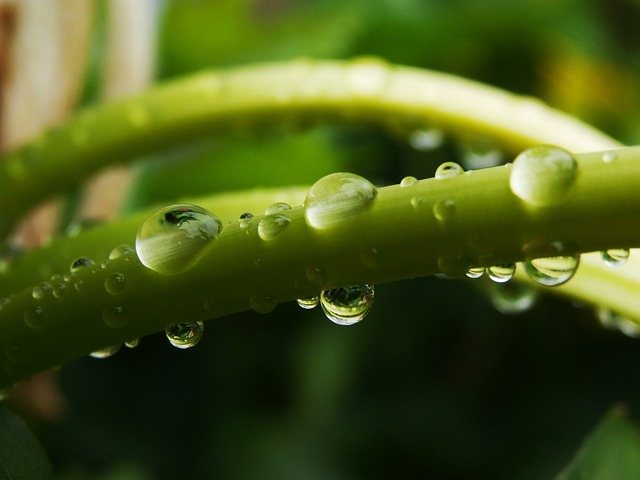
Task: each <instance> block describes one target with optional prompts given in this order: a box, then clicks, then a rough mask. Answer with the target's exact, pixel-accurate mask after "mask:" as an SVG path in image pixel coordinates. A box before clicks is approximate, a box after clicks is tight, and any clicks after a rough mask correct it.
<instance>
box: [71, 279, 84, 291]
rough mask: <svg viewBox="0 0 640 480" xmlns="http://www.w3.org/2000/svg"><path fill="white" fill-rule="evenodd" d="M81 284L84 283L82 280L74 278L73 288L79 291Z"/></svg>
mask: <svg viewBox="0 0 640 480" xmlns="http://www.w3.org/2000/svg"><path fill="white" fill-rule="evenodd" d="M83 285H84V280H76V282H75V283H74V284H73V288H75V289H76V290H78V291H79V290H81V289H82V286H83Z"/></svg>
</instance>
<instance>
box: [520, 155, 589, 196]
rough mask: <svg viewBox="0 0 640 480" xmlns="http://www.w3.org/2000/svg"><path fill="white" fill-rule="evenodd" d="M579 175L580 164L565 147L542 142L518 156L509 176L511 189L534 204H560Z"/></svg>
mask: <svg viewBox="0 0 640 480" xmlns="http://www.w3.org/2000/svg"><path fill="white" fill-rule="evenodd" d="M577 176H578V163H577V162H576V160H575V158H573V156H572V155H571V154H570V153H569V152H567V151H566V150H564V149H562V148H559V147H553V146H549V145H541V146H537V147H533V148H530V149H528V150H525V151H524V152H522V153H521V154H520V155H518V156H517V157H516V159H515V160H514V162H513V167H512V168H511V173H510V176H509V185H510V186H511V191H512V192H513V193H514V194H515V195H516V196H518V197H519V198H521V199H522V200H524V201H525V202H527V203H529V204H531V205H533V206H535V207H547V206H553V205H558V204H560V203H562V202H564V201H565V200H566V199H567V196H568V194H569V191H570V190H571V187H572V186H573V183H574V182H575V180H576V177H577Z"/></svg>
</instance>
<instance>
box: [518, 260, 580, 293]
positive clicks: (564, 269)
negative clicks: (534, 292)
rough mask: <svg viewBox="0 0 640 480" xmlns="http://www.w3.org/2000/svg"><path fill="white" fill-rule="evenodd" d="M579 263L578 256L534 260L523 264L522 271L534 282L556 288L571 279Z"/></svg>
mask: <svg viewBox="0 0 640 480" xmlns="http://www.w3.org/2000/svg"><path fill="white" fill-rule="evenodd" d="M579 263H580V256H579V255H568V256H558V257H547V258H535V259H533V260H529V261H527V262H525V263H524V271H525V272H527V275H529V278H530V279H531V280H533V281H534V282H536V283H538V284H540V285H544V286H547V287H556V286H558V285H562V284H563V283H565V282H567V281H568V280H569V279H570V278H571V277H573V275H574V274H575V273H576V270H578V264H579Z"/></svg>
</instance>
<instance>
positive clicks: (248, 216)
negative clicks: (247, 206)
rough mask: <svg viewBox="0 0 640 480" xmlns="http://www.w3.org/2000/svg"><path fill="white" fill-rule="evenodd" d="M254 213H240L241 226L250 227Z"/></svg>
mask: <svg viewBox="0 0 640 480" xmlns="http://www.w3.org/2000/svg"><path fill="white" fill-rule="evenodd" d="M252 218H253V213H249V212H247V213H243V214H242V215H240V228H248V227H250V226H251V225H252V224H253V220H252Z"/></svg>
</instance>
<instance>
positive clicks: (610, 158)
mask: <svg viewBox="0 0 640 480" xmlns="http://www.w3.org/2000/svg"><path fill="white" fill-rule="evenodd" d="M617 159H618V155H616V154H615V153H613V152H605V153H603V154H602V161H603V162H604V163H613V162H615V161H616V160H617Z"/></svg>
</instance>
